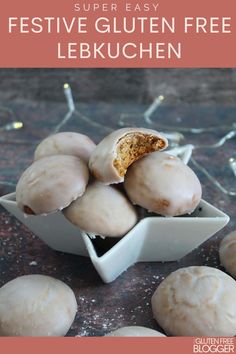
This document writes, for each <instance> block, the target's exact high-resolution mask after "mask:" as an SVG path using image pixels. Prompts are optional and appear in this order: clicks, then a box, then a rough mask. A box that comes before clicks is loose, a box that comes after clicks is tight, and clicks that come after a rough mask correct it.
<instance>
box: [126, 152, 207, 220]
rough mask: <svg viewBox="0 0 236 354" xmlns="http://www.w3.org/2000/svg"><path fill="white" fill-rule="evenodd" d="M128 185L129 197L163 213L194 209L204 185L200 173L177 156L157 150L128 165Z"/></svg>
mask: <svg viewBox="0 0 236 354" xmlns="http://www.w3.org/2000/svg"><path fill="white" fill-rule="evenodd" d="M124 187H125V190H126V193H127V195H128V197H129V199H130V200H131V201H132V202H133V203H134V204H137V205H139V206H141V207H143V208H145V209H147V210H148V211H151V212H154V213H157V214H160V215H163V216H178V215H183V214H190V213H192V212H193V211H194V210H195V208H196V207H197V205H198V204H199V202H200V200H201V196H202V188H201V184H200V182H199V179H198V177H197V176H196V175H195V173H194V172H193V171H192V170H191V168H190V167H188V166H187V165H185V164H184V163H183V162H182V160H180V159H179V158H178V157H176V156H172V155H169V154H168V153H165V152H153V153H152V154H149V155H147V156H145V157H143V158H142V159H140V160H138V161H136V162H134V163H133V164H132V165H131V166H130V167H129V169H128V171H127V173H126V176H125V182H124Z"/></svg>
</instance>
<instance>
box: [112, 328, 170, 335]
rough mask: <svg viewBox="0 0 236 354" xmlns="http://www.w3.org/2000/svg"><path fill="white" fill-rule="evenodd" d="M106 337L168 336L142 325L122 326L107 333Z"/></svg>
mask: <svg viewBox="0 0 236 354" xmlns="http://www.w3.org/2000/svg"><path fill="white" fill-rule="evenodd" d="M106 337H166V336H165V335H164V334H163V333H161V332H158V331H155V330H154V329H151V328H147V327H142V326H127V327H121V328H118V329H116V330H115V331H112V332H110V333H108V334H106Z"/></svg>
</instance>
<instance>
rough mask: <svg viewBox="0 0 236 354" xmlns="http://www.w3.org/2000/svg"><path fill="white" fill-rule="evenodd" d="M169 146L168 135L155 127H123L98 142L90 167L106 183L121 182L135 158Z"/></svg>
mask: <svg viewBox="0 0 236 354" xmlns="http://www.w3.org/2000/svg"><path fill="white" fill-rule="evenodd" d="M167 146H168V142H167V139H166V138H165V137H164V136H163V135H162V134H160V133H159V132H157V131H155V130H150V129H144V128H123V129H119V130H116V131H114V132H112V133H111V134H109V135H108V136H106V137H105V138H104V139H103V140H102V141H101V142H100V143H99V144H98V145H97V147H96V148H95V150H94V151H93V153H92V155H91V157H90V160H89V169H90V171H91V173H92V174H93V176H94V177H95V178H96V179H98V180H99V181H101V182H103V183H105V184H112V183H120V182H123V181H124V176H125V174H126V171H127V169H128V167H129V166H130V165H131V164H132V163H133V162H134V161H136V160H138V159H140V158H141V157H143V156H144V155H146V154H149V153H150V152H153V151H157V150H163V149H165V148H166V147H167Z"/></svg>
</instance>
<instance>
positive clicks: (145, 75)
mask: <svg viewBox="0 0 236 354" xmlns="http://www.w3.org/2000/svg"><path fill="white" fill-rule="evenodd" d="M65 82H69V83H70V84H71V86H72V89H73V95H74V98H75V101H76V108H77V110H78V111H79V112H80V116H73V117H72V119H71V120H70V121H69V122H68V124H67V125H66V126H65V127H64V128H63V130H74V131H80V132H82V133H86V134H88V135H89V136H90V137H91V138H93V139H94V140H95V141H96V142H98V141H99V140H100V139H101V138H102V137H103V136H104V135H105V130H104V129H105V128H104V127H108V128H110V129H116V128H118V127H119V124H118V122H119V119H120V116H121V114H124V113H126V114H127V113H128V114H131V115H130V117H128V118H127V120H126V123H127V124H129V125H130V124H133V125H140V124H142V123H143V125H144V122H142V119H141V118H140V113H141V112H144V111H145V110H146V109H147V107H148V105H149V104H150V103H151V102H152V100H153V99H154V98H155V97H156V96H158V95H160V94H161V95H164V96H165V101H164V102H163V104H162V105H161V106H160V107H159V109H158V110H157V112H156V113H155V114H154V116H153V121H154V123H155V126H156V127H158V126H163V125H165V126H166V127H167V128H168V129H169V130H171V129H175V130H178V129H179V130H181V128H183V127H195V128H199V127H214V126H215V127H216V129H214V130H213V131H212V132H209V133H204V134H190V133H184V135H185V140H184V141H183V144H184V143H192V144H201V145H202V144H214V143H215V142H217V141H218V140H219V139H220V138H221V137H222V136H223V135H224V134H225V133H226V132H227V131H228V129H227V127H226V128H225V129H220V128H219V127H220V126H222V125H227V126H230V125H232V124H235V116H236V94H235V92H236V71H235V70H234V69H223V70H222V69H195V70H194V69H169V70H164V69H160V70H159V69H156V70H150V69H142V70H137V69H135V70H132V69H129V70H128V69H116V70H113V69H99V70H98V69H93V70H75V69H73V70H64V69H61V70H56V69H45V70H42V69H40V70H39V69H31V70H28V69H27V70H19V69H14V70H0V123H1V124H0V126H3V125H4V124H6V123H7V122H9V121H10V120H12V119H14V117H13V116H12V113H11V111H13V112H14V114H15V117H16V118H17V119H19V120H22V121H23V122H24V128H23V129H22V130H19V131H15V132H2V131H1V132H0V195H1V196H2V195H4V194H6V193H10V192H13V191H14V188H15V187H14V185H15V184H16V182H17V180H18V178H19V176H20V174H21V173H22V172H23V170H24V169H25V168H26V167H27V166H28V165H29V164H30V162H31V161H32V156H33V151H34V148H35V146H36V145H37V143H38V141H40V140H41V139H43V138H44V137H46V136H47V135H49V134H50V133H51V132H52V131H53V129H54V128H55V126H56V125H57V124H58V123H59V122H60V121H61V120H62V119H63V117H64V116H65V114H66V112H67V105H66V102H65V97H64V94H63V89H62V88H63V84H64V83H65ZM9 109H10V110H11V111H10V112H9ZM94 122H96V124H99V126H97V125H94ZM174 127H176V128H174ZM160 130H163V129H160ZM22 141H23V142H22ZM232 156H233V157H236V152H235V139H232V140H230V141H228V142H227V143H226V144H225V145H224V146H223V147H221V148H219V149H218V150H209V149H199V150H196V151H194V157H195V159H196V160H197V161H198V162H200V163H201V164H202V165H203V166H204V167H205V168H207V170H208V171H209V172H210V173H211V174H212V175H213V176H215V177H216V178H217V180H219V181H220V182H221V183H222V185H223V186H224V187H226V188H231V189H232V190H233V189H235V176H234V175H233V173H232V171H231V170H230V168H229V167H228V163H227V162H228V159H229V158H230V157H232ZM192 167H193V166H192ZM194 170H195V172H196V173H197V175H198V176H199V178H200V180H201V183H202V186H203V198H204V199H205V200H207V201H209V202H210V203H211V204H213V205H215V206H216V207H218V208H220V209H221V210H223V211H224V212H226V213H227V214H228V215H229V216H230V217H231V221H230V223H229V224H228V226H227V227H225V228H224V229H223V230H222V231H221V232H219V233H217V234H216V235H214V236H213V237H212V238H211V239H209V240H208V241H207V242H205V243H204V244H203V245H201V246H200V247H199V248H198V249H196V250H194V251H193V252H192V253H191V254H189V255H187V256H186V257H184V258H183V259H181V260H180V261H179V262H169V263H158V262H154V263H139V264H136V265H134V266H133V267H131V268H130V269H128V270H127V271H126V272H125V273H123V274H122V275H121V276H120V277H119V278H118V279H117V280H116V281H114V282H113V283H111V284H106V285H105V284H104V283H103V282H102V281H101V279H100V278H99V276H98V274H97V273H96V271H95V269H94V268H93V266H92V263H91V262H90V260H89V259H88V258H84V257H78V256H73V255H69V254H63V253H59V252H55V251H53V250H51V249H50V248H48V247H47V246H46V245H45V244H44V243H43V242H41V241H40V240H39V239H38V238H37V237H35V236H34V235H33V234H32V233H31V232H30V231H29V230H27V229H26V228H25V227H24V226H23V225H21V224H20V223H19V222H18V221H17V220H16V219H15V218H14V217H13V216H11V215H10V214H9V213H8V212H6V211H5V210H4V209H3V208H1V209H0V225H1V226H0V285H3V284H5V283H6V282H7V281H9V280H11V279H13V278H15V277H16V276H19V275H23V274H32V273H40V274H47V275H51V276H53V277H56V278H58V279H61V280H63V281H65V282H66V283H67V284H68V285H70V286H71V287H72V289H73V290H74V292H75V294H76V297H77V302H78V313H77V317H76V320H75V322H74V324H73V326H72V328H71V330H70V332H69V333H68V335H69V336H77V335H79V336H95V335H96V336H101V335H104V334H105V333H107V332H108V331H111V330H114V329H116V328H118V327H121V326H127V325H142V326H147V327H151V328H154V329H158V325H157V324H156V323H155V321H154V320H153V318H152V312H151V307H150V299H151V296H152V294H153V292H154V290H155V289H156V287H157V285H158V284H159V283H160V282H161V281H162V279H164V278H165V277H166V276H167V275H168V274H169V273H170V272H172V271H173V270H176V269H177V268H179V267H183V266H189V265H209V266H213V267H217V268H221V266H220V263H219V257H218V246H219V242H220V240H221V239H222V237H224V236H225V235H226V234H227V233H228V232H229V231H231V230H234V229H235V228H236V222H235V214H236V203H235V197H230V196H228V195H225V194H223V193H222V192H220V191H219V190H217V189H216V188H215V187H214V186H212V183H211V182H210V181H209V180H208V179H207V178H206V176H205V175H204V174H203V173H202V172H200V171H198V170H197V169H196V168H194ZM6 182H7V183H6ZM134 247H135V245H134ZM221 269H223V268H221Z"/></svg>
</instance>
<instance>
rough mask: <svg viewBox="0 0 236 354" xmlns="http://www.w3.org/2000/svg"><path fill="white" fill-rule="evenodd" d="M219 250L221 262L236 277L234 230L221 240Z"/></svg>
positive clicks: (235, 235)
mask: <svg viewBox="0 0 236 354" xmlns="http://www.w3.org/2000/svg"><path fill="white" fill-rule="evenodd" d="M219 252H220V261H221V264H222V265H223V266H224V268H225V269H226V271H227V272H229V273H230V274H231V275H232V276H233V277H234V278H236V231H233V232H231V233H230V234H229V235H227V236H226V237H225V238H224V239H223V240H222V241H221V244H220V250H219Z"/></svg>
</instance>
